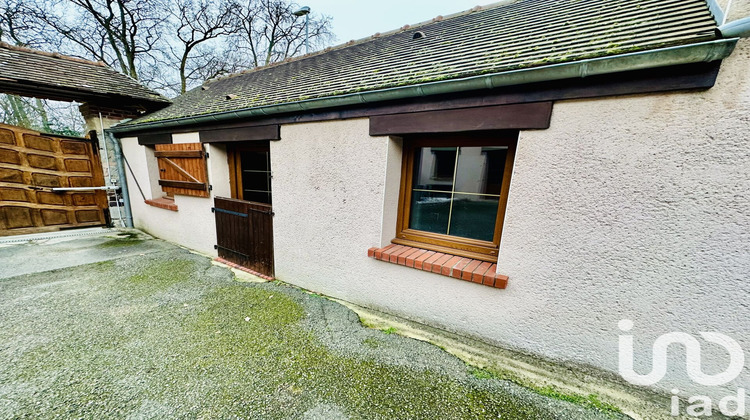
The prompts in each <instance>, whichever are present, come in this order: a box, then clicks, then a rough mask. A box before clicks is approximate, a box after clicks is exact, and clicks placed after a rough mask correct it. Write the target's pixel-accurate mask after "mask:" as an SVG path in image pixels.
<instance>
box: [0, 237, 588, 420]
mask: <svg viewBox="0 0 750 420" xmlns="http://www.w3.org/2000/svg"><path fill="white" fill-rule="evenodd" d="M54 277H55V279H54V280H59V279H60V278H62V277H64V278H66V279H68V280H70V281H69V282H66V283H65V284H63V285H57V286H53V285H52V282H53V281H54V280H53V279H51V278H50V275H49V273H42V274H38V275H32V276H24V277H19V278H16V279H10V280H8V281H5V283H4V288H3V289H0V313H3V314H4V316H3V317H2V319H0V357H2V358H3V360H8V361H10V363H8V364H5V366H4V367H2V368H0V418H4V417H34V418H38V417H41V418H54V417H62V418H104V417H117V418H123V417H133V418H164V417H180V418H301V417H303V416H304V415H305V413H310V412H315V410H317V409H320V407H328V408H330V407H334V411H337V412H340V413H345V415H347V416H349V417H352V418H383V419H385V418H388V419H390V418H512V419H519V420H522V419H539V418H570V417H557V416H556V414H555V413H554V412H550V411H547V410H549V408H548V407H547V405H548V404H547V403H530V402H529V400H528V399H527V397H524V395H526V394H525V393H527V391H523V392H520V394H519V392H517V391H510V390H509V389H508V386H507V385H503V383H502V382H501V381H497V380H496V378H494V377H492V376H491V375H490V376H486V375H485V374H484V373H482V371H478V370H477V371H475V373H473V376H474V378H472V375H470V374H466V375H465V376H460V377H457V376H454V375H452V374H448V373H446V372H447V371H445V370H444V369H441V366H439V365H435V366H430V367H428V368H418V367H414V366H410V365H409V364H408V363H395V364H392V363H384V362H382V361H378V360H375V359H373V358H369V357H364V356H359V355H347V354H344V353H342V352H337V351H333V350H332V349H331V348H329V347H328V346H326V345H324V344H323V342H322V341H321V340H320V339H319V338H318V336H316V333H315V332H314V331H313V330H311V329H310V328H307V327H306V326H305V323H304V322H303V320H305V319H306V318H307V317H309V316H311V315H310V312H309V308H306V306H305V305H303V304H302V303H301V302H302V301H304V299H314V300H315V301H316V302H318V304H320V305H336V304H335V303H332V302H328V301H324V300H322V299H317V297H316V296H310V295H307V294H305V293H302V292H299V291H298V290H296V289H292V288H290V287H287V286H285V285H283V284H279V283H276V284H268V283H267V284H248V283H240V282H234V281H232V276H231V273H230V272H229V271H228V270H225V269H222V268H219V267H215V266H212V265H211V264H210V262H209V261H208V260H207V259H205V258H203V257H199V256H196V255H193V254H189V253H187V252H183V251H175V252H171V253H159V255H156V254H149V255H147V256H141V257H133V258H127V259H121V260H117V261H113V262H107V263H99V264H92V265H89V266H80V267H75V268H72V269H66V270H65V271H64V272H62V271H61V272H55V275H54ZM50 291H52V292H54V293H51V292H50ZM32 295H33V296H32ZM24 296H32V298H29V299H27V300H26V301H24V303H23V304H22V305H21V304H14V303H13V302H16V301H19V299H21V298H22V297H24ZM19 302H20V301H19ZM352 328H361V327H359V326H357V325H356V324H355V325H353V326H352ZM394 331H395V330H394ZM398 340H407V339H405V338H401V337H397V336H395V335H382V334H381V335H380V337H377V338H374V337H373V338H371V339H370V338H368V339H366V340H364V341H362V342H360V343H359V344H364V345H363V346H362V347H363V348H369V349H377V351H378V352H381V351H382V352H386V351H388V349H389V348H390V346H392V345H393V342H395V341H398ZM445 357H446V358H447V357H450V356H448V355H447V354H446V355H445ZM476 378H480V379H482V380H480V381H478V380H476ZM485 379H486V380H485ZM3 390H5V391H3ZM8 391H9V392H8ZM3 392H6V393H5V394H4V393H3ZM521 394H523V395H521ZM548 395H549V396H551V397H554V398H557V399H565V398H567V397H566V396H563V395H556V394H554V393H553V392H552V391H550V392H548ZM3 401H5V403H3ZM573 402H576V403H579V404H580V403H581V402H580V401H573ZM591 406H592V407H596V408H599V407H598V406H596V405H591ZM328 408H327V409H328ZM4 410H5V411H4ZM586 418H589V417H586Z"/></svg>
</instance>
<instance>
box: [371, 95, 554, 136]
mask: <svg viewBox="0 0 750 420" xmlns="http://www.w3.org/2000/svg"><path fill="white" fill-rule="evenodd" d="M551 116H552V102H532V103H527V104H513V105H497V106H486V107H479V108H463V109H451V110H444V111H427V112H413V113H407V114H394V115H378V116H372V117H370V135H371V136H386V135H401V134H417V133H457V132H465V131H484V130H524V129H545V128H549V123H550V117H551Z"/></svg>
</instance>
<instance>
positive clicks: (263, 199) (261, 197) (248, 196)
mask: <svg viewBox="0 0 750 420" xmlns="http://www.w3.org/2000/svg"><path fill="white" fill-rule="evenodd" d="M242 199H243V200H245V201H253V202H256V203H264V204H271V194H270V193H267V192H258V191H248V190H245V191H244V193H243V194H242Z"/></svg>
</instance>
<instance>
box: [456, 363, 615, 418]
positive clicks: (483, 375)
mask: <svg viewBox="0 0 750 420" xmlns="http://www.w3.org/2000/svg"><path fill="white" fill-rule="evenodd" d="M469 373H470V374H471V376H473V377H475V378H477V379H497V380H507V381H511V382H514V383H517V384H519V385H522V386H525V387H527V388H530V389H532V390H533V391H534V392H536V393H538V394H540V395H544V396H545V397H549V398H554V399H556V400H561V401H567V402H569V403H573V404H576V405H580V406H582V407H586V408H591V409H595V410H599V411H602V412H605V413H612V414H619V413H622V410H620V409H619V408H618V407H615V406H614V405H612V404H609V403H606V402H604V401H602V400H600V399H599V397H598V396H597V395H595V394H590V395H588V396H584V395H579V394H566V393H562V392H560V391H558V390H557V389H556V388H553V387H551V386H548V387H537V386H533V385H532V386H530V385H529V384H521V383H520V381H518V380H514V379H513V378H512V377H510V375H501V374H497V373H494V372H492V371H489V370H486V369H481V368H478V367H475V366H470V365H469Z"/></svg>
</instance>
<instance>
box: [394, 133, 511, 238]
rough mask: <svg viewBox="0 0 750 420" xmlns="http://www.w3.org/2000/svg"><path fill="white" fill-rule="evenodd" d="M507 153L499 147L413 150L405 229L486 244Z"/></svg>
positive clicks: (493, 228)
mask: <svg viewBox="0 0 750 420" xmlns="http://www.w3.org/2000/svg"><path fill="white" fill-rule="evenodd" d="M507 153H508V148H507V147H501V146H497V147H449V148H446V147H420V148H418V149H417V150H416V153H415V155H414V156H415V162H414V174H413V182H412V194H411V212H410V217H409V227H410V228H411V229H416V230H421V231H426V232H432V233H439V234H445V235H452V236H459V237H463V238H470V239H478V240H483V241H492V240H493V236H494V233H495V223H496V220H497V212H498V206H499V203H500V192H501V189H502V180H503V172H504V169H505V160H506V156H507ZM450 170H452V173H450Z"/></svg>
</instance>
